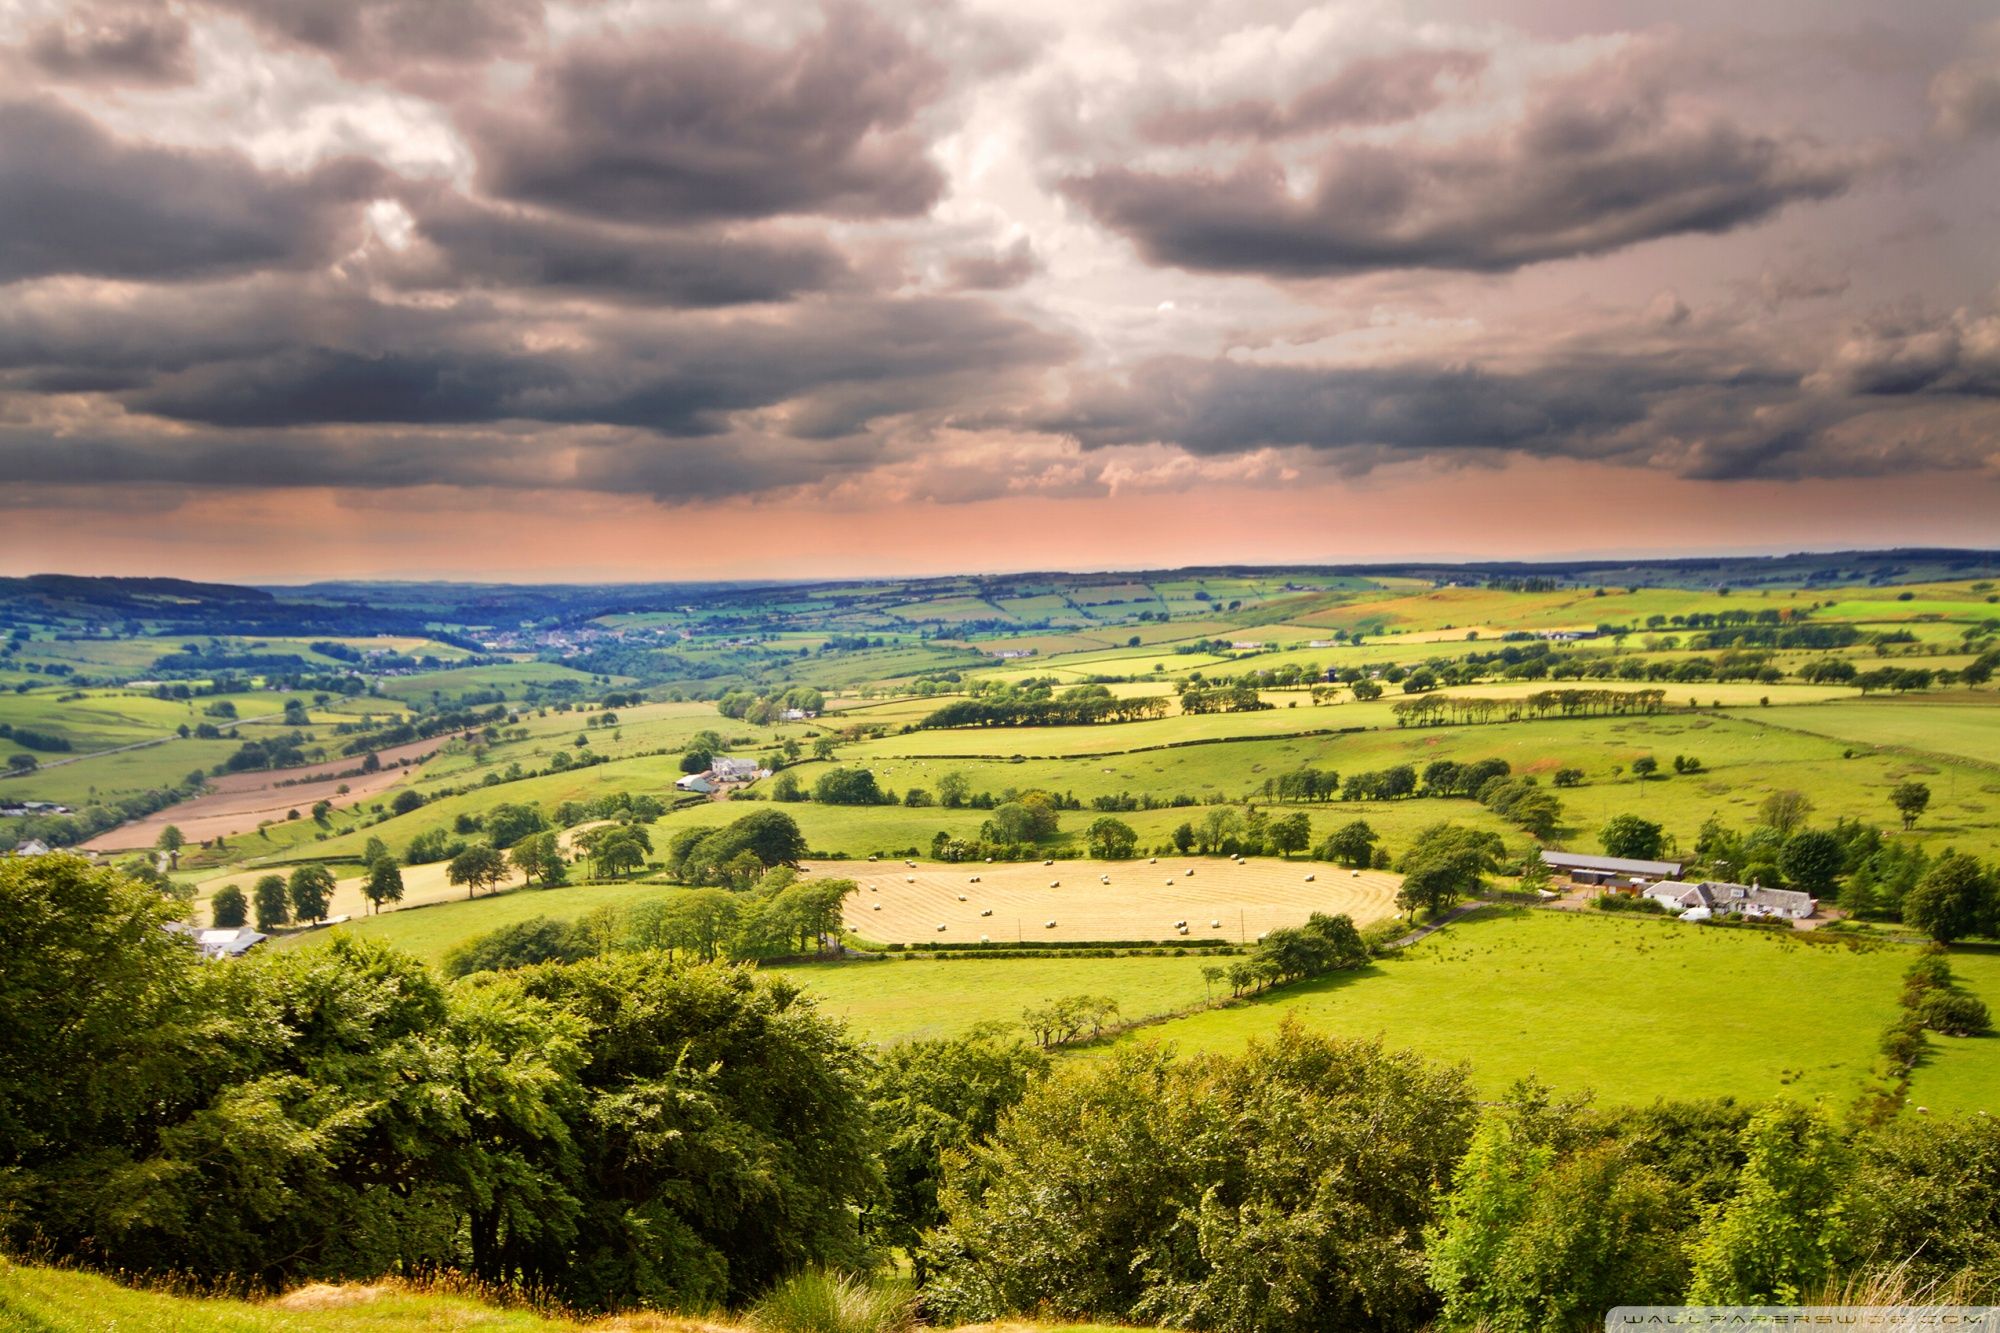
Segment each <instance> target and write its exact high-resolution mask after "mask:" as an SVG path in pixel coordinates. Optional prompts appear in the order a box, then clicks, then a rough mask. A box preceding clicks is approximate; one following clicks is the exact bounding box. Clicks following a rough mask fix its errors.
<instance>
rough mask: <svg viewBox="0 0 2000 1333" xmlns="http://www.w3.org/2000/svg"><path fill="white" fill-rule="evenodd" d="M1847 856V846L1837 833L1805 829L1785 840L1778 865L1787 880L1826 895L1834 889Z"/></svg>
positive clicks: (1819, 896)
mask: <svg viewBox="0 0 2000 1333" xmlns="http://www.w3.org/2000/svg"><path fill="white" fill-rule="evenodd" d="M1846 858H1847V849H1846V847H1845V846H1844V845H1842V843H1841V841H1840V839H1839V837H1838V836H1836V835H1835V834H1833V833H1831V832H1829V831H1828V830H1826V829H1801V830H1799V831H1798V832H1797V833H1794V834H1793V835H1792V836H1791V837H1789V838H1787V839H1785V849H1784V851H1783V852H1782V853H1780V855H1779V857H1778V868H1779V869H1780V870H1782V871H1783V872H1784V876H1785V880H1786V882H1787V883H1789V884H1791V885H1793V886H1794V887H1796V888H1800V889H1803V890H1805V891H1806V892H1807V893H1810V894H1812V895H1813V896H1814V897H1815V898H1823V897H1826V896H1827V895H1828V894H1829V893H1830V892H1831V891H1832V889H1833V882H1834V880H1836V879H1838V878H1839V877H1840V869H1841V866H1842V864H1843V863H1844V862H1845V861H1846Z"/></svg>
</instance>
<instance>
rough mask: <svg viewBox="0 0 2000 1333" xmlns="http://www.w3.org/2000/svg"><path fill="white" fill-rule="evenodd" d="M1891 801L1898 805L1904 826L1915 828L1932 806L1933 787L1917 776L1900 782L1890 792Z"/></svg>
mask: <svg viewBox="0 0 2000 1333" xmlns="http://www.w3.org/2000/svg"><path fill="white" fill-rule="evenodd" d="M1889 803H1890V804H1891V805H1893V806H1895V807H1896V813H1898V814H1900V815H1901V816H1902V817H1903V828H1904V829H1905V830H1908V829H1913V828H1915V827H1916V826H1917V820H1918V819H1919V818H1920V817H1921V816H1922V815H1923V813H1924V811H1925V810H1928V809H1929V808H1930V804H1931V789H1930V788H1929V787H1928V786H1926V785H1925V784H1924V783H1921V782H1918V781H1917V780H1916V779H1915V778H1912V779H1910V780H1909V781H1908V782H1899V783H1897V784H1896V787H1895V790H1893V791H1891V792H1890V793H1889Z"/></svg>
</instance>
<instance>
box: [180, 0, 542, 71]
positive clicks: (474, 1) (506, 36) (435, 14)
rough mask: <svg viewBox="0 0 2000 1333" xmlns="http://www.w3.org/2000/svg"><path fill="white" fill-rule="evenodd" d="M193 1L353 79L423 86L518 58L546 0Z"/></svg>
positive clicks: (535, 31) (536, 30) (538, 28)
mask: <svg viewBox="0 0 2000 1333" xmlns="http://www.w3.org/2000/svg"><path fill="white" fill-rule="evenodd" d="M198 2H199V3H201V4H204V5H206V6H208V7H209V8H212V9H217V10H221V11H224V12H227V13H233V14H238V15H240V16H242V17H243V18H245V19H247V20H249V21H250V23H252V24H253V25H254V26H256V27H257V28H258V29H259V30H261V31H262V32H263V33H265V34H266V35H267V36H270V37H275V38H277V39H278V40H280V41H283V42H286V43H289V44H291V45H295V46H299V47H303V48H305V49H307V50H310V51H316V52H319V53H320V54H322V55H325V56H327V57H328V58H329V59H331V60H332V61H333V63H334V64H335V66H336V67H337V68H339V69H340V70H341V71H342V72H343V73H346V74H349V75H352V76H354V77H357V78H378V77H388V78H397V79H404V78H411V77H414V78H417V79H419V80H422V79H424V78H427V77H429V76H430V75H431V74H432V73H433V72H434V71H438V70H454V69H464V68H468V67H472V66H476V65H480V64H484V63H485V62H487V61H489V60H492V59H494V58H495V57H498V56H505V55H510V54H514V53H517V52H519V51H521V50H522V49H523V48H525V47H527V46H528V45H530V44H531V43H532V42H533V41H534V39H536V38H538V37H539V36H540V35H541V32H542V23H543V3H544V0H198Z"/></svg>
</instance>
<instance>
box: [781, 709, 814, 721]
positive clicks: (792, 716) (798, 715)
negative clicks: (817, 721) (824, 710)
mask: <svg viewBox="0 0 2000 1333" xmlns="http://www.w3.org/2000/svg"><path fill="white" fill-rule="evenodd" d="M818 716H819V714H818V713H815V712H813V711H812V709H810V708H787V709H786V710H785V713H784V717H785V721H787V722H810V721H812V720H813V719H814V718H816V717H818Z"/></svg>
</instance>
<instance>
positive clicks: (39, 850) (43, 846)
mask: <svg viewBox="0 0 2000 1333" xmlns="http://www.w3.org/2000/svg"><path fill="white" fill-rule="evenodd" d="M48 854H49V845H48V844H47V843H45V842H43V841H42V840H41V839H40V838H30V839H28V840H27V841H26V842H24V843H21V844H20V845H19V846H17V847H15V848H14V855H16V856H47V855H48Z"/></svg>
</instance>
